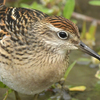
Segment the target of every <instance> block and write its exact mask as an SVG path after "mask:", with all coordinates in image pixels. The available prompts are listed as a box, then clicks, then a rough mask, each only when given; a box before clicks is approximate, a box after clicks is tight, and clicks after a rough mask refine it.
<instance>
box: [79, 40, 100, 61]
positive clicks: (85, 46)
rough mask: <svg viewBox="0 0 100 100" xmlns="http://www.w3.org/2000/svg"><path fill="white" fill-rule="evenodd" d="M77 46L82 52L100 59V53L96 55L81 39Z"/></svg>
mask: <svg viewBox="0 0 100 100" xmlns="http://www.w3.org/2000/svg"><path fill="white" fill-rule="evenodd" d="M78 48H79V49H81V50H82V51H83V52H85V53H87V54H89V55H91V56H93V57H95V58H97V59H98V60H100V55H98V54H97V53H96V52H95V51H93V50H92V49H91V48H89V47H88V46H87V45H85V44H84V43H83V42H82V41H80V42H79V44H78Z"/></svg>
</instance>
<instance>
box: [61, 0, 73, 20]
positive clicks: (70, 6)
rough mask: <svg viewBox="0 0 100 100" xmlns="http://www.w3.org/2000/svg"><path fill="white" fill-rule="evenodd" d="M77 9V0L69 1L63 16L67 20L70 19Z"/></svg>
mask: <svg viewBox="0 0 100 100" xmlns="http://www.w3.org/2000/svg"><path fill="white" fill-rule="evenodd" d="M74 7H75V0H67V2H66V4H65V7H64V10H63V16H64V17H65V18H67V19H70V17H71V15H72V13H73V11H74Z"/></svg>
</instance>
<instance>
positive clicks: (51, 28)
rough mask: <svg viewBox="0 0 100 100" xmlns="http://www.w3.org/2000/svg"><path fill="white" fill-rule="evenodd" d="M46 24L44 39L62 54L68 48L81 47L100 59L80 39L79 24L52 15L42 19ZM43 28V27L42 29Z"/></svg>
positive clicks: (44, 24) (43, 24)
mask: <svg viewBox="0 0 100 100" xmlns="http://www.w3.org/2000/svg"><path fill="white" fill-rule="evenodd" d="M41 23H42V25H40V26H44V27H43V29H42V31H43V33H42V35H41V36H42V37H43V38H42V39H43V40H44V41H45V43H46V44H47V46H51V47H52V48H53V49H55V51H57V52H58V53H60V54H64V53H66V51H67V50H73V49H80V50H82V51H84V52H85V53H87V54H89V55H91V56H93V57H95V58H97V59H99V60H100V56H99V55H98V54H97V53H95V52H94V51H93V50H92V49H90V48H89V47H88V46H87V45H85V44H84V43H83V42H82V41H81V40H80V34H79V31H78V28H77V26H76V25H75V24H74V23H73V22H71V21H70V20H68V19H65V18H63V17H60V16H50V17H47V18H45V19H44V20H42V22H41ZM40 30H41V29H40Z"/></svg>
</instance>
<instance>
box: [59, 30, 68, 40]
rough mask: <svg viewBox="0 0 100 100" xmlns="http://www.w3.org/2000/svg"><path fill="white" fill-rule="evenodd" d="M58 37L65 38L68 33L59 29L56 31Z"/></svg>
mask: <svg viewBox="0 0 100 100" xmlns="http://www.w3.org/2000/svg"><path fill="white" fill-rule="evenodd" d="M57 35H58V37H59V38H61V39H67V38H68V33H66V32H64V31H61V32H58V33H57Z"/></svg>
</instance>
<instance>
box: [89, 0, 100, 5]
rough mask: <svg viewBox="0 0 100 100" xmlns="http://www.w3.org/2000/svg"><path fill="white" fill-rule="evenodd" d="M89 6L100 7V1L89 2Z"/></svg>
mask: <svg viewBox="0 0 100 100" xmlns="http://www.w3.org/2000/svg"><path fill="white" fill-rule="evenodd" d="M89 4H90V5H94V6H100V1H99V0H97V1H94V0H93V1H89Z"/></svg>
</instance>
